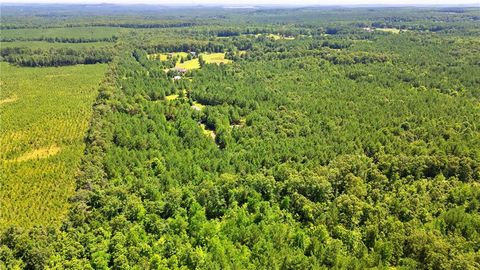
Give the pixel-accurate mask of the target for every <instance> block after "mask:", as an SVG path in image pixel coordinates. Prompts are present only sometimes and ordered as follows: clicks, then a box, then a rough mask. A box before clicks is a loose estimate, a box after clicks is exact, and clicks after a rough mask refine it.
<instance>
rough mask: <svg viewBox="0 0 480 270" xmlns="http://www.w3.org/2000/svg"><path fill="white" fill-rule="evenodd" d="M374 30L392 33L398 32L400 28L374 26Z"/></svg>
mask: <svg viewBox="0 0 480 270" xmlns="http://www.w3.org/2000/svg"><path fill="white" fill-rule="evenodd" d="M375 30H376V31H381V32H388V33H393V34H399V33H400V29H396V28H375Z"/></svg>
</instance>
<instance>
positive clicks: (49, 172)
mask: <svg viewBox="0 0 480 270" xmlns="http://www.w3.org/2000/svg"><path fill="white" fill-rule="evenodd" d="M106 67H107V66H106V65H104V64H98V65H77V66H68V67H61V68H55V67H52V68H25V67H15V66H11V65H9V64H7V63H0V68H1V71H2V72H1V80H2V91H1V92H0V100H2V101H3V102H2V105H1V107H0V118H1V125H0V207H1V211H0V231H1V230H3V229H5V228H6V226H7V225H16V226H20V227H25V228H28V227H31V226H34V225H56V224H58V223H59V222H60V221H61V219H62V217H63V216H64V214H65V213H66V211H67V207H68V203H67V199H68V198H69V197H70V196H71V195H72V194H73V192H74V190H75V181H74V177H75V174H76V172H77V168H78V165H79V162H80V158H81V156H82V153H83V149H84V144H83V138H84V134H85V131H86V129H87V126H88V121H89V119H90V115H91V106H92V103H93V101H94V99H95V97H96V95H97V87H98V83H99V82H100V81H101V79H102V77H103V74H104V73H105V70H106ZM6 100H7V101H8V100H10V102H5V101H6ZM11 100H13V101H11Z"/></svg>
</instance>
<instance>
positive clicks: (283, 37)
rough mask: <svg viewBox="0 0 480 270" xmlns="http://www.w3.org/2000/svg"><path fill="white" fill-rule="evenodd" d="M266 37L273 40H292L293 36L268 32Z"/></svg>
mask: <svg viewBox="0 0 480 270" xmlns="http://www.w3.org/2000/svg"><path fill="white" fill-rule="evenodd" d="M267 37H269V38H272V39H274V40H280V39H284V40H294V39H295V37H289V36H281V35H277V34H268V35H267Z"/></svg>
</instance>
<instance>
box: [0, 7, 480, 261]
mask: <svg viewBox="0 0 480 270" xmlns="http://www.w3.org/2000/svg"><path fill="white" fill-rule="evenodd" d="M472 10H473V11H472ZM472 10H470V9H466V10H465V12H458V13H454V15H451V16H450V15H448V16H447V15H446V13H445V12H444V11H435V10H423V11H419V10H417V9H414V10H410V11H411V13H409V12H405V11H404V10H402V9H400V10H399V11H393V10H391V9H380V10H377V9H372V10H362V9H359V10H344V11H339V10H330V12H327V11H322V10H315V9H312V10H310V9H306V10H302V9H300V10H297V11H293V10H256V11H253V12H251V13H248V14H243V13H241V12H239V13H234V14H233V15H232V14H231V13H225V14H227V15H228V14H230V16H231V17H230V18H229V19H228V20H227V19H225V21H223V22H222V23H223V24H221V25H220V26H218V25H215V23H217V21H215V20H213V19H212V20H213V22H211V24H212V25H211V29H210V28H209V27H207V26H196V27H191V28H181V29H160V30H159V29H151V30H145V31H133V32H131V33H130V34H129V35H125V36H122V37H120V38H119V40H118V43H117V44H118V46H117V47H116V53H118V57H115V58H114V60H113V61H112V63H111V64H110V65H111V72H110V73H109V75H108V76H109V77H108V80H107V82H106V83H105V85H104V86H103V88H102V90H101V92H100V94H99V96H98V99H97V102H96V104H95V107H94V116H93V118H92V121H91V127H90V131H89V133H88V136H87V139H86V142H87V148H86V151H85V156H84V161H83V164H82V168H81V174H80V175H79V177H78V179H77V181H78V182H77V183H78V191H77V194H76V196H74V197H73V198H72V210H71V211H70V213H69V215H68V216H67V218H66V221H65V222H64V224H63V226H62V228H60V229H59V228H53V229H45V228H42V229H38V230H34V231H31V232H22V231H17V230H13V229H12V230H9V231H6V232H4V234H3V237H2V238H1V243H2V245H3V246H2V247H1V248H0V258H1V259H2V261H4V262H5V263H4V264H5V267H13V266H14V265H20V266H22V267H30V268H32V269H41V268H44V267H46V266H48V267H57V268H60V269H62V268H73V269H177V268H181V267H184V268H188V269H197V268H198V269H327V268H341V269H344V268H346V269H367V268H376V269H384V268H385V269H386V268H389V267H397V268H399V269H477V268H479V267H480V264H479V262H480V257H479V248H480V215H479V212H480V186H479V183H480V130H479V129H480V126H479V122H478V119H480V107H479V98H480V92H479V88H478V85H479V81H478V78H479V75H480V70H479V67H478V65H477V64H478V59H477V58H478V57H477V56H476V54H475V53H474V52H478V46H477V45H478V44H479V43H478V38H476V36H475V35H476V33H478V30H477V29H475V28H474V27H473V26H472V24H471V23H470V22H469V21H468V20H470V18H471V16H472V14H473V13H474V11H475V10H478V9H472ZM324 12H325V13H324ZM422 12H423V13H422ZM319 14H328V18H323V17H322V19H318V20H319V21H316V19H315V18H318V17H319ZM338 14H342V16H343V17H342V21H343V23H339V25H337V26H335V22H336V20H339V19H336V18H335V16H338ZM352 14H354V17H353V18H352V17H351V16H353V15H352ZM421 14H423V15H421ZM425 14H430V15H431V16H432V18H442V19H443V21H442V23H438V24H441V25H439V27H440V28H439V27H436V26H437V25H436V22H437V20H435V19H432V18H426V17H425V16H426V15H425ZM314 15H316V17H315V16H314ZM302 16H303V17H302ZM275 18H276V20H277V21H278V20H281V21H283V22H284V24H282V25H281V26H278V25H274V24H270V23H269V22H270V20H273V19H275ZM300 18H301V19H303V20H304V21H302V22H298V20H299V19H300ZM205 21H206V22H208V20H205ZM247 21H248V22H251V21H252V22H254V23H255V24H254V27H253V26H249V29H243V30H240V29H237V27H236V25H235V22H241V23H245V24H247ZM214 22H215V23H214ZM142 23H144V24H148V21H147V22H142ZM372 26H373V27H398V28H401V29H409V30H410V31H405V32H400V33H398V34H395V33H387V32H380V31H374V32H371V33H370V32H367V31H366V30H363V29H362V28H363V27H372ZM255 28H257V29H255ZM277 28H278V29H277ZM425 29H430V30H431V31H433V30H435V33H431V32H421V31H417V30H422V31H423V30H425ZM267 30H270V31H267ZM259 33H268V34H277V35H278V34H281V35H284V36H295V39H294V40H291V39H290V40H289V39H281V38H280V39H277V40H275V39H272V38H267V37H266V36H261V35H260V36H258V37H257V36H255V35H253V34H259ZM250 34H252V35H250ZM324 34H328V36H325V35H324ZM309 35H311V36H309ZM219 37H220V38H219ZM170 51H183V52H188V51H197V52H204V51H206V52H227V56H228V58H229V59H233V60H234V62H233V63H232V64H225V65H214V64H207V63H205V61H203V58H202V57H200V58H199V60H200V63H201V69H199V70H194V71H188V72H187V73H186V74H184V77H185V78H183V79H182V80H180V81H173V80H172V77H173V76H174V75H177V73H174V72H169V73H166V72H164V70H163V69H164V68H171V67H172V65H171V64H172V63H170V62H169V61H168V60H167V61H159V60H154V59H153V60H149V59H148V57H147V54H148V53H156V52H170ZM472 52H473V54H472ZM188 78H191V81H190V80H188ZM183 90H186V94H183V93H184V92H183ZM172 94H178V95H180V98H177V99H173V100H165V99H164V97H165V96H168V95H172ZM197 103H200V104H203V105H204V106H205V108H204V109H203V110H194V109H192V105H194V104H197ZM202 124H203V125H204V126H205V128H206V129H207V130H210V131H214V132H215V135H216V136H215V138H212V137H210V136H208V135H206V134H205V133H204V131H202V128H201V125H202ZM26 235H28V237H27V236H26ZM32 239H33V240H32Z"/></svg>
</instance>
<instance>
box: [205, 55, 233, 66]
mask: <svg viewBox="0 0 480 270" xmlns="http://www.w3.org/2000/svg"><path fill="white" fill-rule="evenodd" d="M201 55H202V57H203V60H205V63H207V64H229V63H231V62H232V60H230V59H225V53H211V54H201Z"/></svg>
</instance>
